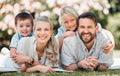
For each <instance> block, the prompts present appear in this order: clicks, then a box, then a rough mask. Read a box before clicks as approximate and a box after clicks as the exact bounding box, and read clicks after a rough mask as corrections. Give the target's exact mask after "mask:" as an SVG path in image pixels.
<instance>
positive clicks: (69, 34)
mask: <svg viewBox="0 0 120 76" xmlns="http://www.w3.org/2000/svg"><path fill="white" fill-rule="evenodd" d="M68 36H75V32H74V31H67V32H65V33H64V38H65V37H68Z"/></svg>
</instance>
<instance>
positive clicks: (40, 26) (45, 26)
mask: <svg viewBox="0 0 120 76" xmlns="http://www.w3.org/2000/svg"><path fill="white" fill-rule="evenodd" d="M51 35H52V29H51V25H50V23H49V22H45V21H37V22H36V23H35V27H34V36H35V38H36V39H37V41H38V42H40V43H47V42H48V41H49V39H50V37H51Z"/></svg>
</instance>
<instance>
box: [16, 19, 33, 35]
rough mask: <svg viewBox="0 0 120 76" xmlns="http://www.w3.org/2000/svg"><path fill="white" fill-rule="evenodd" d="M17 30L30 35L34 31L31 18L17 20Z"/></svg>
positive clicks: (21, 33)
mask: <svg viewBox="0 0 120 76" xmlns="http://www.w3.org/2000/svg"><path fill="white" fill-rule="evenodd" d="M16 29H17V31H18V32H19V34H20V35H22V36H24V37H25V36H28V35H29V34H30V33H31V31H32V23H31V20H30V19H24V20H19V19H18V20H17V26H16Z"/></svg>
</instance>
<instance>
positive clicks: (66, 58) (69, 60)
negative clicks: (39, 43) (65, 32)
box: [61, 39, 75, 66]
mask: <svg viewBox="0 0 120 76" xmlns="http://www.w3.org/2000/svg"><path fill="white" fill-rule="evenodd" d="M72 51H74V50H73V49H72V47H71V44H70V43H69V40H66V39H64V42H63V46H62V52H61V62H62V64H63V65H65V66H69V65H70V64H73V63H75V59H74V58H73V52H72Z"/></svg>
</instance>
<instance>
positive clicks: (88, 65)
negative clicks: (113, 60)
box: [78, 56, 98, 71]
mask: <svg viewBox="0 0 120 76" xmlns="http://www.w3.org/2000/svg"><path fill="white" fill-rule="evenodd" d="M97 65H98V62H97V58H96V57H94V56H90V57H88V58H86V59H84V60H82V61H80V62H78V67H81V68H83V69H86V70H90V71H93V70H94V69H95V68H96V66H97Z"/></svg>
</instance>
